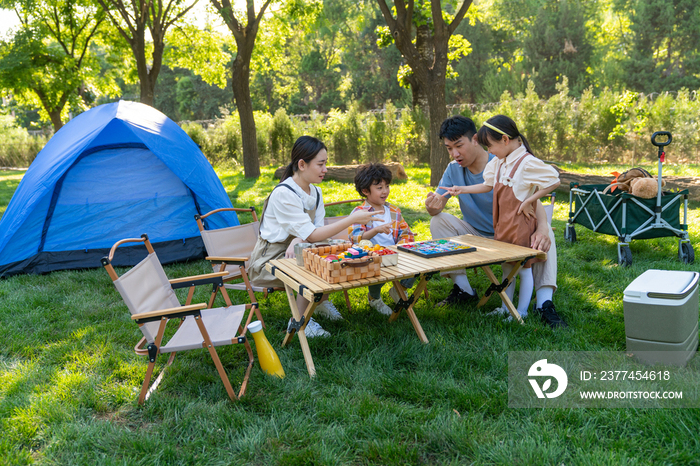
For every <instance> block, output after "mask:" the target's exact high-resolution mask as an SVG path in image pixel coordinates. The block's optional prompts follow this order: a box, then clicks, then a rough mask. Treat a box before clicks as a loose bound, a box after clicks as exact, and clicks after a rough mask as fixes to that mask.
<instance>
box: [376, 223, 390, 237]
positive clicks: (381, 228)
mask: <svg viewBox="0 0 700 466" xmlns="http://www.w3.org/2000/svg"><path fill="white" fill-rule="evenodd" d="M372 230H373V231H376V234H377V235H378V234H379V233H384V234H387V235H389V234H391V223H382V224H381V225H377V226H376V227H372Z"/></svg>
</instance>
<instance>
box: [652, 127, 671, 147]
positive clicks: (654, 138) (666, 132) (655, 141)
mask: <svg viewBox="0 0 700 466" xmlns="http://www.w3.org/2000/svg"><path fill="white" fill-rule="evenodd" d="M657 136H666V137H668V140H667V141H664V142H659V141H657V140H656V137H657ZM672 140H673V137H671V133H670V132H668V131H657V132H655V133H654V134H652V135H651V143H652V144H654V145H655V146H656V147H658V148H659V150H661V148H662V147H663V146H668V145H669V144H671V141H672Z"/></svg>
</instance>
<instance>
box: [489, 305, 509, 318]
mask: <svg viewBox="0 0 700 466" xmlns="http://www.w3.org/2000/svg"><path fill="white" fill-rule="evenodd" d="M486 315H487V316H497V317H502V316H507V315H510V312H509V311H508V309H507V308H506V307H505V306H504V305H501V306H500V307H497V308H496V309H494V310H493V311H491V312H489V313H487V314H486Z"/></svg>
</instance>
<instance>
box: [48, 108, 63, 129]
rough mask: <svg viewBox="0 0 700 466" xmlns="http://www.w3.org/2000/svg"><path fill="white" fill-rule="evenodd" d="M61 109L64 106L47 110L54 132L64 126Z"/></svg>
mask: <svg viewBox="0 0 700 466" xmlns="http://www.w3.org/2000/svg"><path fill="white" fill-rule="evenodd" d="M61 110H63V108H59V109H58V110H55V109H54V110H51V111H49V110H47V111H46V112H47V113H48V114H49V118H50V119H51V124H52V125H53V132H54V134H55V133H56V131H58V130H59V129H61V128H63V120H61Z"/></svg>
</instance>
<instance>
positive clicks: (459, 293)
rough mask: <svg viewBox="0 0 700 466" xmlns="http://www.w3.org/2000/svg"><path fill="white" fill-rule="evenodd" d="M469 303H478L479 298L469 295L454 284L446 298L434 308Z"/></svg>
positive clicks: (475, 295)
mask: <svg viewBox="0 0 700 466" xmlns="http://www.w3.org/2000/svg"><path fill="white" fill-rule="evenodd" d="M470 301H477V302H478V301H479V296H478V295H477V294H476V293H474V294H469V293H467V292H466V291H464V290H462V289H461V288H460V287H459V286H457V285H456V284H454V285H452V291H451V292H450V294H449V295H448V296H447V298H445V299H443V300H442V301H440V302H439V303H437V304H436V306H437V307H442V306H447V305H450V304H468V303H469V302H470Z"/></svg>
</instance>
